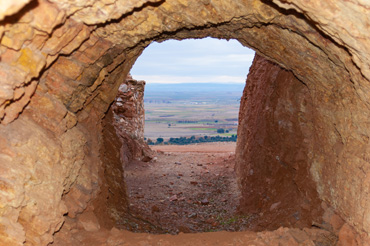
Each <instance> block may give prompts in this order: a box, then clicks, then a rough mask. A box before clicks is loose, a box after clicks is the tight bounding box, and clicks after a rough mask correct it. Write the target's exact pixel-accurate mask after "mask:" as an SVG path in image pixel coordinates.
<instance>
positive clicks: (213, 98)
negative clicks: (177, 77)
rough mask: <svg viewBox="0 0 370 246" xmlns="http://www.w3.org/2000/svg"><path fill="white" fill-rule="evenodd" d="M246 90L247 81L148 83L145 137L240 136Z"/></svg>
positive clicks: (145, 98)
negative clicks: (244, 82)
mask: <svg viewBox="0 0 370 246" xmlns="http://www.w3.org/2000/svg"><path fill="white" fill-rule="evenodd" d="M243 89H244V84H216V83H212V84H211V83H199V84H194V83H184V84H153V83H152V84H151V83H147V85H146V87H145V95H144V106H145V115H146V116H145V137H146V138H147V139H150V141H152V142H154V143H155V142H156V141H157V139H158V138H160V141H162V140H161V139H164V141H166V140H169V139H170V138H179V137H189V138H190V137H192V136H193V138H194V137H195V138H196V139H199V138H201V139H200V140H202V139H204V136H207V137H208V136H209V137H212V136H213V137H215V136H220V137H231V136H233V135H236V131H237V122H238V113H239V106H240V98H241V96H242V93H243ZM221 129H222V130H221ZM207 137H206V138H207Z"/></svg>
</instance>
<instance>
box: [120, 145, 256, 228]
mask: <svg viewBox="0 0 370 246" xmlns="http://www.w3.org/2000/svg"><path fill="white" fill-rule="evenodd" d="M154 148H155V149H156V150H157V157H156V158H155V159H154V160H153V161H151V162H140V161H133V162H131V163H130V164H129V165H128V166H127V167H126V170H125V175H126V183H127V188H128V194H129V197H130V199H129V200H130V209H129V211H130V212H129V213H130V217H131V218H130V217H128V218H126V220H123V221H121V222H120V223H122V228H125V229H129V230H131V231H135V232H151V233H171V234H176V233H178V232H184V233H189V232H207V231H219V230H227V231H239V230H245V229H247V228H248V227H249V224H250V222H251V221H252V220H253V218H254V217H255V215H253V214H244V215H242V214H238V213H237V207H238V204H239V203H238V201H239V196H240V192H239V190H238V187H237V184H236V177H235V172H234V164H235V155H234V150H235V143H215V144H202V145H188V146H155V147H154ZM162 150H165V152H163V151H162ZM184 151H190V152H184Z"/></svg>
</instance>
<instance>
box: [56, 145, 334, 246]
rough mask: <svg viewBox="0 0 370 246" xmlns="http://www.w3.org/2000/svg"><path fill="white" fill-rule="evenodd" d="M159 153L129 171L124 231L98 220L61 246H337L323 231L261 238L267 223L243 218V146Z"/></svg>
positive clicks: (65, 237)
mask: <svg viewBox="0 0 370 246" xmlns="http://www.w3.org/2000/svg"><path fill="white" fill-rule="evenodd" d="M152 148H153V150H154V151H155V152H156V157H155V158H154V159H153V160H152V161H151V162H141V161H131V162H130V163H129V164H128V165H127V166H126V167H125V180H126V183H127V190H128V195H129V201H130V206H129V212H128V215H127V216H126V217H124V218H122V219H121V220H120V221H119V225H117V227H115V228H113V229H111V230H107V229H104V228H100V227H98V226H95V225H96V220H94V219H93V218H94V216H93V214H91V216H90V217H89V218H88V217H86V218H83V219H81V221H80V222H79V223H80V224H82V226H77V228H76V227H75V228H71V230H70V231H69V232H67V231H64V230H62V231H61V232H60V233H58V236H57V237H56V240H55V242H54V245H56V246H59V245H72V246H73V245H79V246H80V245H89V246H95V245H99V246H100V245H104V246H113V245H115V246H118V245H122V246H124V245H288V246H289V245H312V246H313V245H322V246H331V245H336V243H337V240H338V238H337V237H336V236H335V235H334V234H333V233H332V232H329V231H328V230H323V229H318V228H311V229H308V228H305V229H297V228H295V229H294V228H283V227H281V228H279V229H278V230H275V231H263V232H253V230H256V228H258V227H256V225H257V224H258V221H259V220H260V219H261V218H260V215H258V214H245V213H244V214H241V213H240V212H238V211H239V209H238V207H239V199H240V192H239V190H238V186H237V182H236V177H235V171H234V166H235V154H234V150H235V143H207V144H197V145H187V146H153V147H152ZM264 219H265V220H266V219H267V218H264ZM270 219H272V218H270ZM143 232H144V233H143ZM199 232H209V233H199ZM153 234H161V235H153ZM169 234H176V236H175V235H169Z"/></svg>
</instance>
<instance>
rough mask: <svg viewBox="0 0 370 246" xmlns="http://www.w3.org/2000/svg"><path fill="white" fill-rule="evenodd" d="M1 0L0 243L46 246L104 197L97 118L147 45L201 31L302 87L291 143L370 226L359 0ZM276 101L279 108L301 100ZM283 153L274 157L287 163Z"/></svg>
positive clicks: (365, 61) (342, 209)
mask: <svg viewBox="0 0 370 246" xmlns="http://www.w3.org/2000/svg"><path fill="white" fill-rule="evenodd" d="M8 2H9V1H8ZM8 2H6V3H5V2H4V1H3V2H2V3H1V4H2V8H1V9H0V39H1V41H0V56H1V61H0V120H1V126H0V163H1V165H0V189H1V196H0V240H1V243H3V244H5V245H23V244H26V245H47V244H48V243H50V242H52V241H53V235H54V233H55V232H56V231H58V230H59V228H60V227H61V226H62V225H63V223H64V221H65V220H67V219H68V218H70V217H71V218H73V217H74V216H80V215H82V214H83V213H84V211H89V210H91V209H92V208H93V206H92V204H93V202H94V200H96V199H99V198H98V197H99V195H101V194H104V193H102V192H100V191H101V190H102V183H103V182H104V179H103V178H102V177H103V176H101V175H100V174H99V172H100V170H102V167H103V164H102V157H101V156H100V154H99V153H100V148H101V145H102V144H103V135H102V131H103V125H104V124H103V121H102V119H103V118H104V116H105V114H106V112H107V110H108V108H109V105H110V104H111V103H112V102H113V100H114V98H115V97H116V94H117V91H118V88H119V85H120V84H121V83H122V82H123V81H124V80H125V78H126V76H127V74H128V72H129V70H130V69H131V66H132V64H133V63H134V62H135V60H136V58H137V57H138V56H139V55H140V54H141V52H142V50H143V49H144V48H145V47H146V46H147V45H148V44H149V43H150V42H152V41H164V40H166V39H170V38H175V39H185V38H202V37H207V36H210V37H215V38H224V39H237V40H239V41H240V42H241V43H242V44H243V45H244V46H248V47H251V48H253V49H255V50H256V51H257V53H258V54H260V55H261V56H263V57H265V58H267V59H268V60H270V61H273V62H275V63H276V64H278V65H279V66H281V67H282V68H284V69H286V70H289V71H291V72H292V73H293V74H294V76H295V77H296V78H297V79H299V80H300V81H301V82H302V83H303V84H305V88H306V89H304V90H306V91H307V93H306V92H305V95H306V94H308V95H309V97H310V98H311V99H312V105H313V106H312V110H313V112H314V113H313V114H312V115H313V117H317V118H315V119H312V120H313V126H312V129H313V130H314V134H313V135H312V136H311V138H310V139H308V141H311V140H312V141H313V142H308V143H307V144H306V143H305V144H303V145H299V146H300V147H304V148H306V147H307V146H308V147H307V148H308V150H307V149H304V152H302V153H307V156H306V157H302V159H304V160H308V161H309V162H310V163H308V164H309V175H310V177H311V178H312V179H313V182H314V186H315V189H316V191H317V193H318V195H319V197H320V199H322V200H324V201H325V202H326V203H327V204H328V205H329V206H330V207H332V208H333V209H334V210H336V211H337V213H339V214H340V215H341V216H342V217H343V218H344V219H345V220H346V222H348V223H349V225H351V226H352V227H353V228H354V229H355V230H356V231H357V232H358V233H360V234H362V235H364V236H366V235H367V234H368V233H369V232H370V201H369V199H368V197H369V195H368V193H369V189H370V180H369V177H370V175H369V174H370V164H369V160H370V156H369V155H370V154H369V151H368V149H369V135H370V128H369V124H368V119H369V118H370V83H369V80H370V69H369V68H370V61H369V57H370V38H369V35H370V32H369V31H368V29H369V24H370V20H369V18H368V17H369V16H370V13H369V11H370V5H369V3H367V2H366V1H361V0H354V1H347V0H328V1H319V0H314V1H305V0H284V1H283V0H233V1H230V0H202V1H198V0H197V1H195V0H189V1H180V0H167V1H162V0H116V1H110V0H81V1H69V0H58V1H56V0H49V1H46V0H22V1H12V2H9V3H8ZM246 72H247V71H246ZM266 89H268V88H266ZM287 89H288V88H287ZM298 89H299V88H298ZM282 90H283V89H282ZM299 90H301V89H299ZM271 93H272V92H271ZM285 93H290V94H292V92H291V91H289V90H288V91H287V92H285ZM300 93H301V92H300ZM272 94H273V93H272ZM283 96H285V94H283ZM274 98H275V100H276V103H278V104H277V105H281V106H279V107H283V108H284V107H287V108H289V107H288V106H286V105H285V103H287V104H288V105H289V104H290V102H289V100H290V99H291V100H293V99H294V100H298V99H296V98H294V97H291V96H288V97H287V98H290V99H289V100H288V101H286V100H285V101H286V102H285V103H284V104H282V103H280V104H279V100H277V99H276V97H275V96H274ZM283 101H284V100H283ZM298 102H299V100H298V101H297V102H295V103H293V105H295V106H294V107H293V109H294V110H298V109H299V107H298V106H299V105H300V104H299V103H298ZM284 105H285V106H284ZM294 110H293V112H296V111H294ZM278 112H283V111H281V110H280V109H279V110H278ZM309 115H310V114H309ZM277 116H279V117H280V116H281V115H277ZM284 117H285V116H284ZM286 117H287V118H286V119H288V118H290V116H289V117H288V116H286ZM291 117H292V119H293V118H294V117H295V116H294V117H293V115H292V116H291ZM296 123H297V122H296ZM271 124H272V123H271ZM286 124H288V123H287V122H282V126H281V127H282V128H281V130H282V131H283V132H284V131H287V129H289V124H288V125H286ZM268 125H269V124H267V123H266V126H268ZM283 126H285V127H287V128H283ZM305 129H306V128H305ZM307 129H311V128H310V126H308V127H307ZM299 134H302V135H300V136H301V137H302V138H303V139H304V138H305V135H304V134H305V133H304V131H302V132H301V133H299ZM274 137H275V138H278V137H280V135H279V134H278V133H276V134H275V135H274ZM301 137H300V138H301ZM302 138H301V139H302ZM275 141H278V142H284V140H275ZM239 144H240V143H239ZM309 146H313V147H312V148H311V149H310V147H309ZM291 148H292V145H291V144H289V145H288V146H287V147H286V149H291ZM279 151H280V152H279V154H280V155H279V154H277V155H275V160H276V161H278V160H277V159H276V156H278V158H279V160H280V161H281V162H289V161H288V160H286V159H285V158H287V157H288V156H293V155H287V154H284V153H287V152H286V150H284V146H282V147H281V149H279ZM297 151H298V150H292V152H297ZM298 152H299V151H298ZM245 163H248V162H245ZM300 163H303V162H300ZM278 164H279V165H281V166H282V164H281V163H276V165H278ZM246 165H247V164H246ZM246 168H248V167H246ZM299 170H306V168H303V169H300V168H299ZM254 171H256V170H254ZM256 172H257V171H256ZM242 178H243V177H242ZM293 178H294V177H293ZM270 208H271V207H270ZM90 212H91V211H90ZM111 215H112V216H113V217H114V214H111ZM101 226H104V225H101Z"/></svg>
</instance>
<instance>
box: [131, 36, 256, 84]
mask: <svg viewBox="0 0 370 246" xmlns="http://www.w3.org/2000/svg"><path fill="white" fill-rule="evenodd" d="M253 57H254V51H253V50H251V49H248V48H246V47H243V46H242V45H241V44H240V43H239V42H238V41H236V40H230V41H226V40H218V39H213V38H205V39H187V40H183V41H177V40H167V41H165V42H162V43H157V42H153V43H152V44H151V45H149V46H148V47H147V48H146V49H145V50H144V52H143V54H142V55H141V56H140V57H139V58H138V60H137V61H136V63H135V65H134V66H133V68H132V70H131V74H132V76H133V78H134V79H137V80H145V81H146V82H147V83H207V82H214V83H225V82H227V83H245V79H246V77H247V74H248V71H249V67H250V66H251V64H252V61H253Z"/></svg>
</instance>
